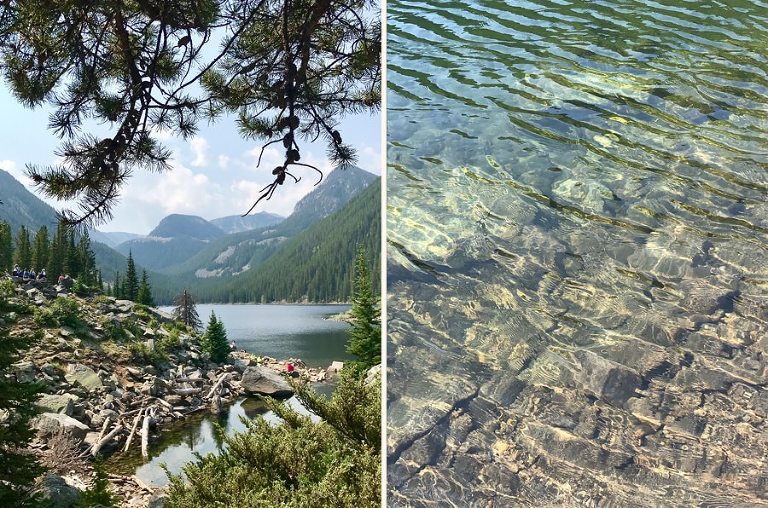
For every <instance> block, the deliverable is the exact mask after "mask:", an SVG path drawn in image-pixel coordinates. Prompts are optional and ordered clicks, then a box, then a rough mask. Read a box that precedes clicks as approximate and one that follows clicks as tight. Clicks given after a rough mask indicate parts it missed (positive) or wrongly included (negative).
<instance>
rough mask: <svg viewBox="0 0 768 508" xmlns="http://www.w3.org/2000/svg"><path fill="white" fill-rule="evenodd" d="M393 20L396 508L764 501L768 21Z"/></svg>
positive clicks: (391, 312) (561, 4)
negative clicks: (420, 507) (403, 507)
mask: <svg viewBox="0 0 768 508" xmlns="http://www.w3.org/2000/svg"><path fill="white" fill-rule="evenodd" d="M388 17H389V23H388V57H387V58H388V73H387V75H388V80H389V89H388V93H387V101H388V102H387V108H388V112H387V115H388V125H387V135H388V148H387V156H388V168H387V192H388V198H387V200H388V203H387V208H388V213H387V220H388V227H387V231H388V233H387V235H388V237H387V242H388V253H387V255H388V268H387V270H388V277H389V280H388V340H389V345H388V350H389V351H390V355H389V357H388V367H389V369H390V370H389V373H388V387H387V389H388V408H387V409H388V426H389V434H388V440H389V449H388V456H389V468H388V475H389V487H390V503H391V505H393V506H406V505H408V506H432V505H446V506H451V505H459V506H704V505H706V506H715V505H718V504H722V505H734V504H735V505H744V506H757V505H760V506H763V505H765V504H766V503H768V499H767V498H766V492H767V490H766V485H768V475H766V473H765V471H768V459H767V458H766V457H768V455H766V454H765V450H767V449H768V437H767V436H768V424H766V411H767V409H766V408H768V393H766V378H767V376H768V344H767V343H766V340H765V337H766V336H768V304H766V302H768V51H767V50H766V48H767V47H768V35H767V34H768V5H767V4H766V3H765V2H763V1H758V2H745V1H728V2H691V1H672V0H659V1H648V0H643V1H640V0H627V1H621V2H614V1H601V0H598V1H572V0H557V1H550V0H543V1H537V2H526V1H519V0H506V1H499V0H469V1H466V2H455V1H452V0H435V1H429V2H427V1H413V0H392V1H391V2H389V4H388ZM757 471H761V472H760V473H757Z"/></svg>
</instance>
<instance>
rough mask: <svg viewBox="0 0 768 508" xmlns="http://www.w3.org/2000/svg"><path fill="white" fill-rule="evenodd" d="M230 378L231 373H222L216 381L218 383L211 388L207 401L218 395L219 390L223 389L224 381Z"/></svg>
mask: <svg viewBox="0 0 768 508" xmlns="http://www.w3.org/2000/svg"><path fill="white" fill-rule="evenodd" d="M228 376H229V372H224V373H222V374H221V375H220V376H219V379H218V380H216V383H215V384H214V385H213V387H212V388H211V391H210V392H208V395H206V396H205V398H206V399H210V398H211V397H213V394H214V393H216V392H217V391H218V390H219V388H220V387H221V383H223V382H224V380H225V379H227V377H228Z"/></svg>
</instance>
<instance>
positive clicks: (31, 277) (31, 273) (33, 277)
mask: <svg viewBox="0 0 768 508" xmlns="http://www.w3.org/2000/svg"><path fill="white" fill-rule="evenodd" d="M35 279H37V273H35V271H34V270H30V271H29V280H35Z"/></svg>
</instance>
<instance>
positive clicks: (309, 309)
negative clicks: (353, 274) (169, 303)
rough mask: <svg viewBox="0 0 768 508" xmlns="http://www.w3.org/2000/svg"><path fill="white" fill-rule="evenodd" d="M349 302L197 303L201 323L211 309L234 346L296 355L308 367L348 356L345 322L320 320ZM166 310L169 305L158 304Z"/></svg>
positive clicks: (281, 355)
mask: <svg viewBox="0 0 768 508" xmlns="http://www.w3.org/2000/svg"><path fill="white" fill-rule="evenodd" d="M349 308H350V306H349V305H251V304H244V305H217V304H200V305H197V313H198V315H199V316H200V320H201V321H202V322H203V326H205V325H206V324H207V323H208V319H209V318H210V316H211V312H215V313H216V316H217V317H218V318H219V319H220V320H221V321H223V322H224V327H225V328H226V330H227V338H228V339H229V340H230V342H231V341H234V342H235V344H236V345H237V347H238V349H245V350H246V351H248V352H249V353H253V354H255V355H261V356H271V357H273V358H277V359H279V360H284V359H288V358H299V359H301V360H303V361H304V362H306V363H307V365H309V366H311V367H328V366H329V365H330V364H331V362H333V361H334V360H341V361H343V360H345V359H348V358H350V356H349V355H348V354H347V352H346V343H347V340H348V339H349V336H348V334H347V330H348V329H349V325H348V324H347V323H344V322H341V321H334V320H327V319H324V318H326V317H328V316H330V315H333V314H338V313H340V312H344V311H346V310H349ZM161 309H162V310H164V311H166V312H171V311H173V307H161Z"/></svg>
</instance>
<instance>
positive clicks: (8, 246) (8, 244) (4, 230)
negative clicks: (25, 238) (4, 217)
mask: <svg viewBox="0 0 768 508" xmlns="http://www.w3.org/2000/svg"><path fill="white" fill-rule="evenodd" d="M12 269H13V234H12V233H11V225H10V224H8V223H7V222H5V221H1V222H0V271H3V270H6V271H8V273H10V272H11V270H12Z"/></svg>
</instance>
